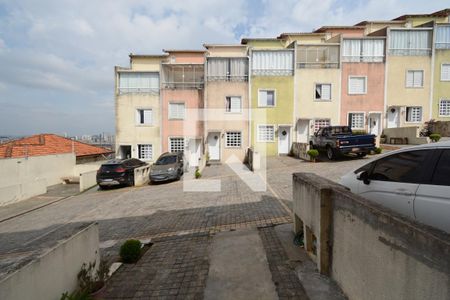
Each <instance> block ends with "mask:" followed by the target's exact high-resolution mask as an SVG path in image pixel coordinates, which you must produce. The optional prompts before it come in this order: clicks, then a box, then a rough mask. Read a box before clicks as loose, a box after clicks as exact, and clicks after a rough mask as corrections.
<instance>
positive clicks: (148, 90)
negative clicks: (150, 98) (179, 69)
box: [118, 87, 159, 95]
mask: <svg viewBox="0 0 450 300" xmlns="http://www.w3.org/2000/svg"><path fill="white" fill-rule="evenodd" d="M118 92H119V95H123V94H132V93H139V94H151V95H159V88H130V87H126V88H124V87H119V88H118Z"/></svg>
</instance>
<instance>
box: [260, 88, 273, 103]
mask: <svg viewBox="0 0 450 300" xmlns="http://www.w3.org/2000/svg"><path fill="white" fill-rule="evenodd" d="M262 91H267V92H273V105H261V99H260V98H259V94H260V92H262ZM275 106H277V90H276V89H272V88H267V89H258V107H275Z"/></svg>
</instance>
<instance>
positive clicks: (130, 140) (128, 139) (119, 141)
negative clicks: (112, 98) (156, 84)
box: [116, 93, 161, 162]
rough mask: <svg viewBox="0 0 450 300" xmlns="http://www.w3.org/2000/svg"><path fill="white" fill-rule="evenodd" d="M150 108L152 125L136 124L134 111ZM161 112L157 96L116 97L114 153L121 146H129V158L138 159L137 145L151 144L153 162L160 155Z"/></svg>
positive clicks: (132, 94)
mask: <svg viewBox="0 0 450 300" xmlns="http://www.w3.org/2000/svg"><path fill="white" fill-rule="evenodd" d="M139 108H151V109H152V114H153V123H152V124H151V125H142V124H136V110H137V109H139ZM160 116H161V111H160V100H159V94H156V95H152V94H145V93H130V94H124V95H118V96H116V153H118V149H119V147H120V146H121V145H131V156H132V157H134V158H138V157H139V153H138V146H137V145H138V144H151V145H152V151H153V159H152V160H150V161H148V162H153V161H154V160H156V159H157V158H158V156H159V155H160V154H161V134H160V124H161V119H160Z"/></svg>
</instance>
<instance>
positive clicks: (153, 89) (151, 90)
mask: <svg viewBox="0 0 450 300" xmlns="http://www.w3.org/2000/svg"><path fill="white" fill-rule="evenodd" d="M117 92H118V94H119V95H123V94H131V93H138V94H150V95H158V94H159V73H155V72H119V73H118V88H117Z"/></svg>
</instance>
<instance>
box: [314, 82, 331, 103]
mask: <svg viewBox="0 0 450 300" xmlns="http://www.w3.org/2000/svg"><path fill="white" fill-rule="evenodd" d="M318 85H320V86H321V88H320V89H321V91H322V86H323V85H329V86H330V99H323V98H316V89H317V86H318ZM332 89H333V85H332V84H331V83H320V82H318V83H315V84H314V101H317V102H330V101H331V99H332V97H333V96H332Z"/></svg>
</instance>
